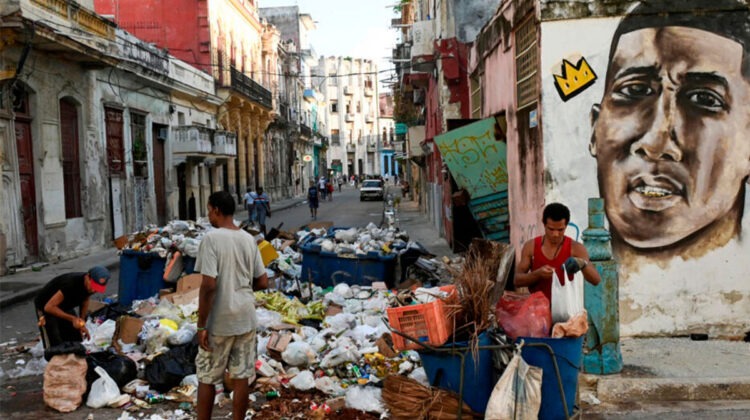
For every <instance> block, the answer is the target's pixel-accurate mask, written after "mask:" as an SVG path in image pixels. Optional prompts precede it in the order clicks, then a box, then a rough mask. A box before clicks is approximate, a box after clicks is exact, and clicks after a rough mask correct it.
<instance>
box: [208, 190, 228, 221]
mask: <svg viewBox="0 0 750 420" xmlns="http://www.w3.org/2000/svg"><path fill="white" fill-rule="evenodd" d="M208 204H209V205H210V206H211V207H213V208H215V209H217V210H219V212H220V213H221V214H223V215H224V216H232V215H233V214H234V197H232V194H229V193H228V192H226V191H217V192H215V193H213V194H211V195H209V196H208Z"/></svg>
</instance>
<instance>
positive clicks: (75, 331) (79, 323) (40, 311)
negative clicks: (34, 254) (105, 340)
mask: <svg viewBox="0 0 750 420" xmlns="http://www.w3.org/2000/svg"><path fill="white" fill-rule="evenodd" d="M109 277H110V273H109V270H107V269H106V268H104V267H101V266H96V267H92V268H91V269H90V270H89V271H88V272H86V273H67V274H61V275H59V276H57V277H55V278H53V279H52V280H50V282H49V283H47V284H46V285H45V286H44V287H43V288H42V290H41V291H40V292H39V294H38V295H36V298H34V306H35V308H36V315H37V319H38V320H39V323H38V325H39V331H40V333H41V334H42V344H44V348H45V349H49V348H50V347H53V346H56V345H58V344H62V343H64V342H66V341H74V342H81V341H83V339H84V338H88V337H89V331H88V329H86V315H88V314H87V312H88V308H89V297H90V296H91V295H93V294H94V293H104V291H105V290H106V288H107V281H108V280H109ZM76 308H78V313H77V314H76V312H75V309H76Z"/></svg>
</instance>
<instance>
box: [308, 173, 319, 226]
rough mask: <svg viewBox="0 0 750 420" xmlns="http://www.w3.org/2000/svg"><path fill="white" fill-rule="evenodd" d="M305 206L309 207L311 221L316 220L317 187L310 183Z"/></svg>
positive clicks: (317, 204)
mask: <svg viewBox="0 0 750 420" xmlns="http://www.w3.org/2000/svg"><path fill="white" fill-rule="evenodd" d="M307 205H308V206H309V207H310V217H311V218H312V219H313V220H316V219H317V218H318V206H319V205H320V203H319V202H318V187H317V186H316V185H315V183H314V182H312V181H310V188H309V189H308V190H307Z"/></svg>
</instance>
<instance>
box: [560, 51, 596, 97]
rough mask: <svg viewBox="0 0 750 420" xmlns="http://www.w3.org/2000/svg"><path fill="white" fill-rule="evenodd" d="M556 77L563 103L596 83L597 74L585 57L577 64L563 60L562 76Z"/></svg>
mask: <svg viewBox="0 0 750 420" xmlns="http://www.w3.org/2000/svg"><path fill="white" fill-rule="evenodd" d="M554 76H555V88H556V89H557V93H559V94H560V99H562V100H563V101H567V100H568V99H570V98H573V97H574V96H576V95H578V94H579V93H581V92H583V91H584V90H586V88H587V87H589V86H591V85H593V84H594V82H596V73H594V70H592V69H591V66H589V63H588V62H587V61H586V59H585V58H583V57H581V58H580V59H579V60H578V62H577V63H576V64H573V63H571V62H570V61H568V60H565V59H563V61H562V65H561V74H560V75H557V74H555V75H554Z"/></svg>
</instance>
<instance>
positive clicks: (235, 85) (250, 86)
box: [223, 66, 273, 109]
mask: <svg viewBox="0 0 750 420" xmlns="http://www.w3.org/2000/svg"><path fill="white" fill-rule="evenodd" d="M229 80H230V84H229V85H228V86H227V85H224V86H223V87H230V88H232V89H233V90H234V91H236V92H239V93H241V94H242V95H245V96H246V97H248V98H249V99H250V100H251V101H253V102H256V103H258V104H260V105H262V106H264V107H266V108H269V109H273V100H272V95H271V91H270V90H268V89H266V88H265V87H263V86H262V85H261V84H260V83H258V82H256V81H255V80H253V79H251V78H250V77H248V76H247V75H245V74H244V73H242V72H241V71H239V70H237V69H236V68H234V66H231V67H230V79H229Z"/></svg>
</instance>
